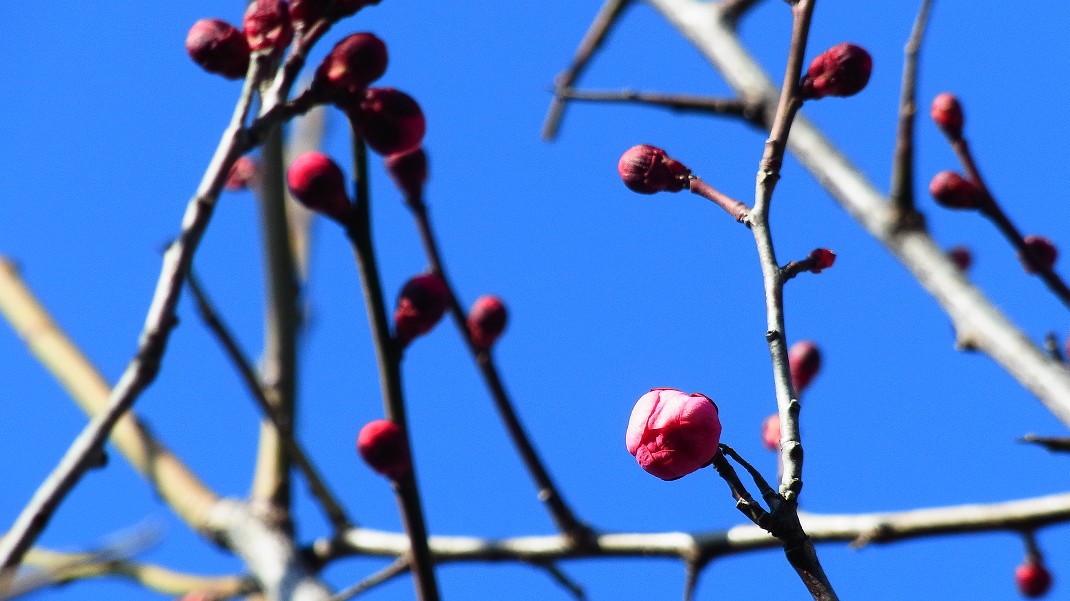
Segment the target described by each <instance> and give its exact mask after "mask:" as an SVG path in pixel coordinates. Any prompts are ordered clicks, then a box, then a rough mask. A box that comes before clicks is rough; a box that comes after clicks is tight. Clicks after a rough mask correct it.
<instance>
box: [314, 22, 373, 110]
mask: <svg viewBox="0 0 1070 601" xmlns="http://www.w3.org/2000/svg"><path fill="white" fill-rule="evenodd" d="M386 63H387V56H386V44H384V43H383V41H382V40H380V39H379V38H377V37H376V36H374V35H372V34H370V33H354V34H352V35H350V36H347V37H345V38H343V39H342V41H341V42H338V43H337V44H335V46H334V48H332V49H331V51H330V52H329V53H328V54H327V57H326V58H324V59H323V62H322V63H320V66H319V68H317V69H316V75H315V77H314V78H313V80H312V87H313V88H314V89H316V90H319V91H321V92H322V93H323V94H325V95H326V96H327V97H328V98H329V99H331V100H332V101H336V102H338V103H340V104H341V105H342V106H346V105H351V104H353V103H354V102H360V96H361V95H362V94H363V92H364V89H365V88H367V87H368V84H370V83H371V82H373V81H375V80H376V79H379V78H380V77H382V75H383V73H385V72H386Z"/></svg>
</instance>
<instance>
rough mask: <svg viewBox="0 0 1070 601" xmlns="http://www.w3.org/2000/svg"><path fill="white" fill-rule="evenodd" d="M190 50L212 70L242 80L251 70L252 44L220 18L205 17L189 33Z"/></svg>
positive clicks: (193, 57) (210, 71) (199, 63)
mask: <svg viewBox="0 0 1070 601" xmlns="http://www.w3.org/2000/svg"><path fill="white" fill-rule="evenodd" d="M186 52H188V53H189V56H190V58H192V59H193V62H195V63H197V64H198V65H200V66H201V68H202V69H204V70H205V71H208V72H209V73H217V74H219V75H222V76H223V77H226V78H228V79H241V78H243V77H245V72H246V71H247V70H248V69H249V45H248V44H247V43H246V42H245V37H243V36H242V34H241V32H240V31H238V29H237V28H236V27H234V26H233V25H231V24H230V23H227V22H226V21H220V20H219V19H201V20H200V21H197V22H196V23H194V24H193V27H191V28H190V30H189V33H188V34H186Z"/></svg>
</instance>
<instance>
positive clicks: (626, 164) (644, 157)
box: [617, 144, 691, 194]
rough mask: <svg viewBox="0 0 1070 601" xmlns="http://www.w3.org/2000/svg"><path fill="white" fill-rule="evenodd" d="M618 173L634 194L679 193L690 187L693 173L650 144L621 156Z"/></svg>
mask: <svg viewBox="0 0 1070 601" xmlns="http://www.w3.org/2000/svg"><path fill="white" fill-rule="evenodd" d="M617 173H619V174H620V179H621V180H622V181H623V182H624V185H625V186H628V189H629V190H631V191H632V192H638V193H640V194H654V193H655V192H679V191H680V190H685V189H687V188H688V187H689V178H690V176H691V170H690V169H688V168H687V167H685V166H684V165H683V163H681V162H680V161H677V160H676V159H673V158H671V157H669V155H667V154H665V151H664V150H662V149H660V148H658V147H657V146H651V145H650V144H639V145H637V146H632V147H631V148H629V149H628V150H626V151H624V154H622V155H620V160H619V161H617Z"/></svg>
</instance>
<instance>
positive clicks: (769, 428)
mask: <svg viewBox="0 0 1070 601" xmlns="http://www.w3.org/2000/svg"><path fill="white" fill-rule="evenodd" d="M762 446H763V447H765V448H767V449H769V450H770V451H778V450H780V416H779V415H777V414H776V413H774V414H773V415H770V416H769V417H767V418H765V421H763V422H762Z"/></svg>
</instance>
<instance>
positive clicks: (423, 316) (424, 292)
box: [394, 273, 450, 346]
mask: <svg viewBox="0 0 1070 601" xmlns="http://www.w3.org/2000/svg"><path fill="white" fill-rule="evenodd" d="M449 294H450V293H449V290H448V289H447V288H446V283H445V282H444V281H442V278H440V277H438V276H437V275H434V274H432V273H425V274H421V275H418V276H416V277H414V278H412V279H410V280H409V281H408V282H406V283H405V286H404V287H402V289H401V294H399V295H398V304H397V308H396V309H395V310H394V332H395V336H397V339H398V342H400V343H401V345H402V346H407V345H408V344H409V343H410V342H412V340H413V339H414V338H416V337H417V336H423V335H424V334H426V333H428V332H430V331H431V329H432V328H434V327H435V324H437V323H438V321H439V320H440V319H442V314H443V313H445V312H446V305H447V304H449V300H450V296H449Z"/></svg>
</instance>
